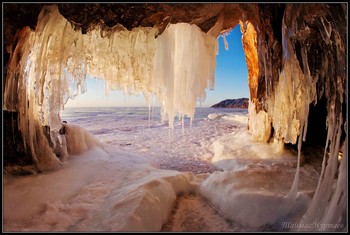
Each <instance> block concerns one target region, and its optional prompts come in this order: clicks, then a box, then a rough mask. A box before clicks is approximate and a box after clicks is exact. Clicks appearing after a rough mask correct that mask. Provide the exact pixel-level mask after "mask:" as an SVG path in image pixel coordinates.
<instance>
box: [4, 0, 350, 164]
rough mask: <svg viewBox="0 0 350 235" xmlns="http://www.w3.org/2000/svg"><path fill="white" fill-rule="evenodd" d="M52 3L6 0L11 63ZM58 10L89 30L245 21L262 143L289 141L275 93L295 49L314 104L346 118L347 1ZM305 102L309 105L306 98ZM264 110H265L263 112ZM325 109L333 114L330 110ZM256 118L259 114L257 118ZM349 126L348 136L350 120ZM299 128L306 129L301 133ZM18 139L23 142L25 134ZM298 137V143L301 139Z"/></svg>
mask: <svg viewBox="0 0 350 235" xmlns="http://www.w3.org/2000/svg"><path fill="white" fill-rule="evenodd" d="M44 5H46V4H19V3H17V4H14V3H6V4H3V12H4V28H3V35H4V41H3V45H4V48H5V50H4V55H3V56H4V61H3V65H5V66H7V65H8V60H9V58H10V56H11V54H12V53H13V52H14V50H15V48H16V45H17V43H18V41H20V37H21V34H20V33H18V32H20V30H21V29H22V28H23V27H24V26H29V27H30V28H31V29H35V27H36V22H37V17H38V15H39V13H40V11H41V9H42V7H43V6H44ZM58 8H59V11H60V13H61V14H62V15H63V16H64V17H65V18H67V19H68V21H69V22H71V24H72V25H73V26H74V28H75V29H76V30H78V31H81V32H82V33H86V32H88V31H89V29H91V28H93V26H94V25H96V24H100V25H102V26H103V27H104V29H105V30H106V31H108V30H109V29H110V27H112V26H115V25H120V27H124V28H126V29H128V30H131V29H132V28H135V27H140V26H141V27H152V26H155V27H157V28H158V30H159V34H161V33H162V32H163V31H164V29H165V27H166V26H167V25H168V24H169V23H171V24H173V23H178V22H186V23H190V24H196V25H197V26H198V27H199V28H200V29H201V30H202V31H203V32H208V31H209V30H210V29H212V27H213V26H214V25H215V24H216V23H217V22H218V21H219V20H222V25H221V28H220V29H219V31H220V32H225V31H227V30H229V29H231V28H233V27H234V26H236V25H237V24H238V23H239V22H241V26H242V32H244V33H245V34H243V46H244V49H245V53H246V61H247V65H248V74H249V77H248V83H249V86H250V87H249V88H250V92H251V94H250V96H251V97H250V98H251V102H252V104H253V105H254V108H253V109H251V110H253V111H251V112H255V113H256V114H257V115H256V117H257V118H255V119H256V120H257V122H256V123H255V125H256V126H257V128H258V127H259V126H262V125H263V126H264V127H265V130H264V137H263V138H261V140H262V141H265V142H267V141H269V140H270V137H273V136H274V138H278V139H285V137H286V136H285V135H286V134H285V133H287V132H288V131H286V132H285V133H284V132H283V133H282V132H281V131H280V132H281V133H279V134H278V133H274V132H278V128H276V125H277V124H276V122H275V123H274V117H275V114H274V105H275V103H276V101H275V97H278V94H277V95H276V88H277V87H278V84H280V80H281V76H280V74H281V71H282V70H283V68H284V66H285V64H286V61H287V60H286V57H287V56H288V55H287V53H291V54H295V56H296V60H297V61H298V63H299V65H298V68H297V69H299V70H300V71H299V72H300V73H301V74H303V76H304V74H306V75H307V76H309V77H308V78H310V81H311V83H312V84H313V85H314V86H315V89H316V92H315V94H314V95H316V97H310V99H309V100H308V101H310V104H307V107H309V105H311V107H312V105H315V104H317V102H318V100H319V99H321V97H323V96H324V97H325V101H324V102H320V103H319V104H318V105H319V106H322V107H320V108H319V110H321V112H324V111H325V110H327V113H332V114H334V115H333V116H336V117H338V116H339V114H342V117H346V110H345V109H344V107H345V104H346V98H347V94H346V75H347V71H346V54H345V53H346V27H347V23H346V22H347V19H346V13H347V12H346V11H347V9H346V5H345V4H113V3H108V4H99V3H96V4H68V3H65V4H58ZM245 25H246V26H247V27H246V29H245V27H244V26H245ZM283 28H285V30H288V32H287V34H286V35H285V36H283ZM253 29H254V30H253ZM248 38H249V40H248ZM6 72H7V70H6V69H5V70H4V73H3V83H4V84H5V85H6V84H7V83H6V77H7V76H6ZM306 75H305V76H306ZM19 79H20V78H19ZM291 79H292V78H291ZM299 80H301V83H300V84H304V83H303V78H300V79H299ZM301 86H304V87H302V88H300V89H301V91H302V89H306V90H308V89H309V88H307V87H306V86H305V85H301ZM311 93H312V92H311ZM3 95H4V94H3ZM298 105H299V106H297V108H300V107H301V106H300V104H298ZM303 105H304V106H305V107H306V104H303ZM304 106H303V109H306V110H303V112H304V113H306V112H307V111H308V108H304ZM11 111H13V112H14V114H12V115H6V116H5V117H4V118H6V119H7V118H9V117H11V118H12V119H13V117H16V114H15V113H16V112H17V111H18V110H11ZM260 111H261V112H262V114H261V115H258V114H259V112H260ZM322 115H323V116H327V115H325V114H324V113H322ZM258 116H260V117H261V116H263V117H264V118H263V119H262V118H260V117H258ZM254 117H255V116H254ZM254 117H253V116H252V118H251V119H254ZM310 118H311V120H309V122H313V120H312V119H313V116H311V117H310ZM310 118H309V119H310ZM314 118H317V116H315V117H314ZM15 119H16V118H15ZM259 120H260V121H261V120H263V123H259ZM293 120H294V119H293ZM328 122H330V120H328ZM299 125H300V124H299ZM320 125H322V124H320ZM325 127H326V124H325V123H324V124H323V125H322V126H321V127H312V128H311V129H310V130H308V132H307V133H308V136H314V134H317V132H316V131H315V132H314V133H313V129H314V130H316V129H317V128H325ZM8 128H9V127H8V126H4V129H6V130H5V132H4V133H9V134H11V133H13V134H14V135H20V134H19V132H18V130H17V129H16V128H13V127H11V128H10V129H8ZM342 128H343V129H342V132H343V136H344V137H343V139H344V138H345V135H344V133H345V129H344V124H342ZM250 129H251V127H250ZM299 132H300V130H299ZM299 132H298V133H297V134H298V135H300V133H299ZM317 136H318V135H317ZM320 138H321V139H320V140H319V142H322V141H324V142H325V140H324V139H323V138H325V137H324V135H323V137H320ZM15 139H17V141H18V140H19V139H21V138H15ZM287 139H288V138H287ZM307 139H308V138H306V141H307ZM287 142H290V141H289V140H288V141H287ZM292 142H293V144H295V138H294V140H293V141H292ZM22 145H23V143H22ZM14 151H15V150H14ZM14 154H17V153H14ZM11 155H13V154H6V155H5V156H4V158H7V157H10V156H11ZM24 162H26V161H24Z"/></svg>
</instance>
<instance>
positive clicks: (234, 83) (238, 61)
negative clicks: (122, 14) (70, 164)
mask: <svg viewBox="0 0 350 235" xmlns="http://www.w3.org/2000/svg"><path fill="white" fill-rule="evenodd" d="M241 39H242V34H241V31H240V26H239V24H238V25H237V26H236V27H234V28H233V29H232V30H231V31H230V32H229V34H228V35H227V36H226V40H227V42H228V51H226V50H225V46H224V40H223V37H222V36H219V38H218V41H219V54H218V55H217V56H216V70H215V86H214V90H209V89H207V90H206V94H207V96H206V99H205V101H204V102H202V103H201V104H200V103H198V104H197V106H198V107H210V106H212V105H214V104H216V103H219V102H220V101H222V100H225V99H238V98H243V97H246V98H249V89H248V72H247V65H246V61H245V55H244V51H243V48H242V41H241ZM86 84H87V91H86V92H85V93H83V94H79V95H78V96H77V97H75V98H74V99H73V100H71V99H70V100H68V102H67V103H66V105H65V107H110V106H126V107H134V106H148V105H147V103H146V101H145V99H144V97H143V95H139V96H136V95H123V92H122V91H117V90H112V91H110V94H109V96H106V94H105V83H104V80H100V79H95V78H89V77H88V78H87V79H86ZM155 105H157V103H155Z"/></svg>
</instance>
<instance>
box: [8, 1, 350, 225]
mask: <svg viewBox="0 0 350 235" xmlns="http://www.w3.org/2000/svg"><path fill="white" fill-rule="evenodd" d="M2 10H3V79H2V80H3V97H2V98H3V123H2V124H3V128H2V130H3V154H2V156H3V159H2V160H3V177H4V180H3V232H4V231H6V232H8V231H27V232H28V231H29V232H33V231H48V232H56V231H180V230H177V229H176V226H179V227H177V228H178V229H179V228H181V226H185V225H184V224H186V223H187V225H186V226H187V227H186V228H187V230H186V229H185V231H199V230H198V229H200V228H202V229H203V230H201V231H236V232H237V231H238V232H240V231H307V232H310V231H311V232H312V231H328V232H329V231H332V232H334V231H335V232H344V231H347V230H348V227H347V219H348V211H347V208H348V201H347V199H348V194H347V189H348V188H347V185H348V184H347V173H348V172H347V130H348V129H347V128H348V124H347V81H348V80H347V72H348V71H347V29H348V28H347V27H348V24H347V23H348V22H347V14H348V12H347V10H348V4H347V3H306V4H298V3H278V4H264V3H215V4H202V3H186V4H185V3H181V4H175V3H174V4H171V3H142V4H130V3H123V4H121V3H84V4H71V3H57V4H49V3H3V4H2ZM236 25H240V29H241V32H242V45H243V49H244V52H245V57H246V63H247V69H248V78H247V79H248V85H249V92H250V97H249V108H248V111H247V115H246V119H244V118H245V117H243V116H239V115H238V116H237V115H236V116H226V119H230V118H231V119H235V120H236V121H237V120H238V119H239V121H241V120H243V119H244V122H243V124H242V123H241V124H237V125H236V124H235V125H236V126H239V128H240V130H241V132H239V133H238V132H237V131H236V132H235V131H231V132H230V131H229V130H228V129H227V128H226V129H225V128H223V130H224V129H225V131H226V133H225V135H222V136H220V138H217V139H215V140H214V138H211V139H210V138H209V137H210V135H211V134H212V133H213V131H214V129H210V126H208V127H207V128H208V129H206V130H205V131H207V132H206V134H205V135H207V139H205V141H207V142H205V143H208V146H209V145H210V146H211V148H212V150H211V151H212V152H213V154H212V156H211V157H210V159H211V161H212V162H215V161H217V162H218V163H217V164H218V165H217V167H219V168H220V170H216V171H213V172H209V173H200V174H199V173H198V174H196V173H193V172H180V171H176V170H165V169H159V168H157V167H155V166H153V165H152V164H149V163H148V162H147V161H145V160H144V158H147V157H145V156H146V155H147V153H148V152H150V149H151V150H152V151H153V150H154V152H156V148H155V147H153V148H154V149H153V148H152V146H149V147H147V148H146V147H142V148H141V147H140V151H139V153H136V152H133V154H132V153H131V152H128V151H122V150H121V149H120V148H119V149H118V148H112V147H110V146H107V145H103V144H101V142H100V140H99V139H98V138H97V137H96V136H94V135H92V134H91V133H90V132H89V131H87V130H85V129H84V128H82V127H80V126H79V125H74V124H70V123H68V124H67V123H64V122H62V121H63V120H62V117H61V111H62V110H64V108H65V104H66V103H67V101H68V100H69V99H72V98H74V97H75V96H77V95H79V94H81V93H83V92H85V90H86V81H85V80H86V77H87V76H88V75H89V76H91V77H95V78H99V79H103V80H105V82H106V89H105V91H106V93H108V92H109V91H110V90H115V89H117V90H122V91H123V92H124V94H143V95H144V97H145V98H146V100H147V101H148V103H149V108H150V109H151V100H153V99H156V100H157V101H158V102H159V103H160V104H161V107H160V108H161V110H160V113H159V116H160V119H161V120H162V121H164V120H165V121H166V123H167V126H166V127H165V126H164V127H163V126H159V127H160V128H164V130H165V128H167V130H168V131H166V132H165V133H166V134H164V136H163V134H161V135H160V134H159V133H160V132H159V133H158V134H154V135H151V134H150V135H149V136H146V134H145V132H144V133H143V135H141V136H142V138H143V139H142V141H143V142H149V143H152V144H150V145H157V144H158V142H159V141H158V140H156V138H160V136H161V137H162V138H163V139H167V138H176V133H175V132H176V128H177V121H176V119H177V118H178V117H182V119H181V121H182V128H183V126H184V120H186V119H185V117H187V118H188V119H189V120H190V122H191V128H192V125H194V127H193V128H194V130H193V132H195V131H196V125H197V124H196V123H195V122H194V117H195V110H196V102H197V101H200V100H204V99H205V98H206V90H207V89H215V76H214V72H215V68H216V55H217V51H218V37H219V36H220V35H223V34H224V33H225V32H227V31H229V30H230V29H232V28H233V27H235V26H236ZM222 116H223V115H221V116H220V115H209V116H208V118H207V119H206V120H205V122H206V123H209V124H208V125H211V124H210V123H212V125H214V124H213V123H214V122H215V120H216V119H217V120H218V119H219V118H220V117H222ZM232 117H233V118H232ZM242 118H243V119H242ZM101 120H103V119H101ZM210 121H211V122H210ZM192 122H193V124H192ZM107 123H108V121H107V120H105V123H104V125H106V126H105V128H106V129H108V128H112V127H111V126H110V124H107ZM203 123H204V121H203ZM215 125H216V124H215ZM218 125H219V124H218ZM220 125H221V124H220ZM236 126H234V125H231V126H230V128H231V129H232V128H236ZM118 130H121V129H118ZM123 130H124V131H125V129H123ZM215 130H216V129H215ZM232 130H233V129H232ZM128 131H129V132H130V130H128ZM148 131H149V133H151V132H152V131H153V130H152V129H151V128H149V129H148ZM172 131H173V134H171V133H172ZM174 133H175V134H174ZM184 133H185V134H186V133H187V132H185V131H184V130H183V129H182V136H183V135H184ZM188 133H189V131H188ZM203 133H204V132H203ZM63 135H65V138H64V139H62V136H63ZM125 136H126V135H125ZM174 136H175V137H174ZM203 136H204V134H203ZM208 136H209V137H208ZM146 137H147V138H146ZM125 138H127V136H126V137H125ZM128 138H129V137H128ZM135 138H141V137H135ZM181 138H183V137H181ZM181 138H180V139H179V141H183V140H181ZM189 138H191V139H190V141H189V140H187V141H183V144H184V145H186V144H190V143H193V144H196V146H194V148H198V149H199V150H198V151H197V153H198V154H200V153H202V152H203V151H204V150H203V151H202V150H201V149H200V148H199V147H198V146H203V143H204V142H201V141H199V140H198V139H196V138H195V137H189ZM198 138H199V137H198ZM203 138H204V137H203ZM152 139H153V140H152ZM238 139H240V141H241V142H240V143H242V142H243V141H246V143H248V142H249V143H250V141H253V140H254V141H256V142H254V143H255V144H256V145H258V144H259V146H260V147H259V150H257V148H255V147H254V148H253V147H252V146H253V145H250V146H249V145H246V147H245V148H243V147H242V146H240V144H239V142H238ZM152 141H153V142H152ZM203 141H204V140H203ZM210 141H211V142H210ZM209 142H210V143H209ZM228 143H230V145H229V147H228ZM251 143H253V142H251ZM130 145H131V142H130V143H129V142H128V143H126V144H124V145H123V146H124V148H127V147H128V146H130ZM165 145H166V144H165ZM118 146H122V145H121V144H120V145H118ZM169 146H170V145H169ZM169 146H162V145H159V147H157V148H158V150H159V151H163V147H164V151H163V152H162V153H168V152H171V151H172V149H171V147H169ZM131 147H132V146H130V148H131ZM233 147H235V148H233ZM316 147H317V148H318V149H319V148H321V152H322V154H320V156H319V157H318V158H317V161H318V162H320V165H319V166H320V169H319V171H318V172H316V171H312V170H310V169H311V168H308V167H309V166H307V164H305V163H303V164H304V165H302V163H301V162H302V161H303V162H305V161H307V160H308V159H307V152H306V150H307V149H308V150H309V151H310V149H311V151H313V149H316ZM208 148H209V147H208ZM267 148H268V150H267ZM270 148H271V149H274V150H273V151H272V150H270ZM160 149H162V150H160ZM188 149H191V147H189V148H188ZM263 149H264V150H263ZM208 151H209V150H208ZM249 151H255V152H254V154H256V155H257V158H259V160H256V159H257V158H256V159H255V160H249V159H250V158H247V159H243V157H242V156H245V155H244V154H246V155H251V154H252V152H249ZM259 151H260V152H259ZM284 151H290V152H293V151H294V153H295V155H293V156H292V157H289V158H290V159H292V160H291V161H293V164H289V163H288V164H287V163H286V162H283V164H282V163H279V162H280V159H279V160H278V159H277V157H276V158H274V159H273V160H271V159H270V158H269V157H270V155H271V156H272V155H274V154H275V155H276V153H277V152H279V153H281V152H284ZM173 152H175V150H174V151H173ZM262 152H263V153H262ZM178 154H179V153H178ZM206 154H207V153H206ZM208 154H209V152H208ZM269 154H270V155H269ZM141 155H142V156H141ZM268 155H269V156H268ZM275 155H274V156H275ZM79 156H84V157H79ZM96 156H98V158H96ZM233 156H235V157H237V158H235V160H232V157H233ZM263 156H267V157H263ZM276 156H277V155H276ZM267 158H268V159H267ZM266 159H267V160H266ZM272 161H275V162H274V163H271V162H272ZM288 161H289V160H288ZM276 162H277V163H276ZM243 163H244V164H243ZM294 163H295V164H294ZM269 164H270V165H269ZM278 164H281V165H278ZM253 165H254V167H256V168H254V174H255V175H254V176H253V175H252V174H253V173H252V172H253V170H252V167H253ZM282 165H283V168H279V169H277V168H276V167H277V166H282ZM250 167H251V168H250ZM258 168H259V169H258ZM281 169H284V170H281ZM267 172H270V173H271V172H273V173H271V174H270V173H267ZM285 172H288V177H287V176H286V174H287V173H285ZM248 173H252V174H248ZM259 177H260V178H259ZM264 177H265V178H264ZM243 178H245V179H246V180H247V182H243V181H239V180H238V179H241V180H242V179H243ZM287 178H288V180H286V181H284V179H287ZM250 180H251V181H250ZM310 180H313V181H312V183H309V185H313V186H312V187H313V188H307V189H306V186H305V185H306V184H307V182H309V181H310ZM267 181H268V182H270V183H267ZM287 182H288V183H287ZM310 182H311V181H310ZM265 185H269V186H271V185H274V187H275V186H276V185H279V186H278V187H279V188H274V189H272V188H271V187H272V186H271V187H270V188H269V187H267V189H266V187H265ZM276 187H277V186H276ZM183 195H191V196H187V197H184V196H183ZM197 196H198V197H199V196H200V197H201V198H203V200H201V201H196V203H194V201H195V199H194V198H196V197H197ZM186 203H187V204H186ZM204 204H205V205H206V206H204ZM186 205H188V206H187V207H186ZM207 205H210V206H207ZM195 206H197V207H198V208H202V209H198V210H199V211H200V212H198V213H199V214H200V215H202V214H203V215H204V217H205V219H207V220H209V221H210V222H205V221H204V220H203V221H202V222H200V221H198V220H196V222H193V221H192V222H189V221H187V222H186V219H184V218H188V220H190V221H191V220H192V219H193V218H194V217H195V216H193V217H191V216H189V215H188V214H187V212H186V211H187V210H188V207H195ZM174 208H177V211H178V212H176V213H177V214H176V213H175V212H174V210H175V209H174ZM181 208H182V209H181ZM181 210H183V211H182V212H180V211H181ZM174 213H175V214H174ZM206 213H209V214H210V213H212V215H213V216H214V214H215V216H219V217H218V218H221V219H219V221H216V219H214V217H210V218H209V216H208V214H206ZM199 214H198V216H199ZM177 215H178V216H179V218H180V217H181V218H182V219H179V218H177V217H176V216H177ZM186 216H187V217H186ZM190 217H191V218H190ZM176 218H177V219H178V220H181V221H183V222H182V223H183V224H181V226H180V225H179V224H175V225H174V224H171V223H170V222H169V221H170V220H172V221H174V220H176ZM215 218H216V217H215ZM227 221H229V222H227ZM178 223H180V222H178ZM206 223H207V224H206ZM215 223H217V227H215V226H214V225H215ZM191 224H192V225H191ZM196 224H197V225H198V228H194V227H193V226H195V225H196ZM208 224H211V225H212V226H213V227H206V226H209V225H208ZM171 226H172V227H171ZM191 226H192V227H191ZM225 226H227V227H225ZM167 228H168V229H169V228H170V229H173V230H166V229H167ZM196 229H197V230H196ZM224 229H226V230H224Z"/></svg>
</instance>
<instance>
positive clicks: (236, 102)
mask: <svg viewBox="0 0 350 235" xmlns="http://www.w3.org/2000/svg"><path fill="white" fill-rule="evenodd" d="M248 105H249V99H248V98H241V99H227V100H223V101H221V102H219V103H217V104H214V105H213V106H211V108H239V109H248Z"/></svg>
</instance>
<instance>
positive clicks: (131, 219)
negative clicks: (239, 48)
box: [3, 108, 319, 231]
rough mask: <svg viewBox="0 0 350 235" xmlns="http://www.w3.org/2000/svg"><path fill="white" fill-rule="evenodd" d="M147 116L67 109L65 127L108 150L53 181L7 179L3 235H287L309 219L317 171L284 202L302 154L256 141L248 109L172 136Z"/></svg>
mask: <svg viewBox="0 0 350 235" xmlns="http://www.w3.org/2000/svg"><path fill="white" fill-rule="evenodd" d="M150 117H151V118H150V119H149V114H148V110H147V109H144V108H139V109H138V108H129V109H115V108H105V109H103V108H100V109H98V110H95V111H94V110H91V109H69V110H66V111H65V113H64V115H63V116H62V120H66V121H67V122H68V125H69V124H76V125H79V126H81V127H83V128H85V129H86V130H88V131H89V132H90V133H92V134H93V135H94V136H95V137H97V138H98V139H99V140H100V141H101V142H102V144H103V148H99V147H91V148H90V149H89V150H88V151H85V152H83V153H80V154H77V155H73V156H71V157H70V158H69V159H68V160H67V161H66V162H64V163H63V165H62V168H61V169H59V170H57V171H54V172H47V173H42V174H36V175H30V176H22V177H19V176H16V177H13V176H12V177H10V176H7V175H5V178H4V193H3V203H4V212H3V215H4V219H3V220H4V230H5V231H288V229H287V228H284V227H283V222H290V221H297V220H298V219H299V218H300V216H301V215H302V213H303V212H304V211H305V209H306V207H307V205H308V203H309V202H310V200H311V197H312V195H313V191H314V189H315V188H316V186H317V181H318V177H319V162H316V161H311V160H312V159H313V158H310V157H309V158H308V159H309V160H308V161H305V163H303V164H302V167H301V171H300V181H299V188H298V191H299V193H298V197H297V198H296V200H294V199H290V198H287V197H285V196H286V195H287V194H288V192H289V190H290V188H291V185H292V183H293V178H294V174H295V171H296V160H297V157H296V155H297V153H296V152H295V151H293V150H285V151H282V152H276V151H275V150H274V148H273V147H272V145H268V144H262V143H258V142H255V141H253V140H251V138H250V136H249V134H247V124H246V122H247V111H246V110H227V109H205V108H203V109H197V111H196V117H197V118H195V120H193V123H192V127H191V128H190V121H189V119H188V118H185V120H184V128H182V122H181V120H180V119H177V120H175V122H174V130H173V131H171V130H169V128H168V125H167V124H166V123H161V122H160V115H159V110H157V109H154V110H152V112H151V114H150ZM81 141H83V140H81ZM315 154H316V153H314V152H312V151H311V155H315ZM310 159H311V160H310ZM309 163H311V164H309ZM316 163H317V164H316ZM316 169H317V170H316Z"/></svg>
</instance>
